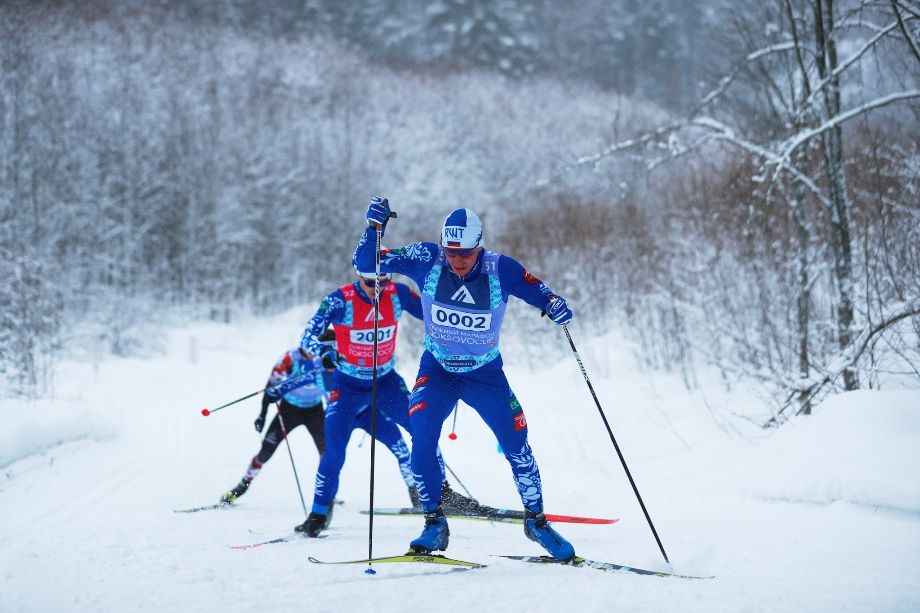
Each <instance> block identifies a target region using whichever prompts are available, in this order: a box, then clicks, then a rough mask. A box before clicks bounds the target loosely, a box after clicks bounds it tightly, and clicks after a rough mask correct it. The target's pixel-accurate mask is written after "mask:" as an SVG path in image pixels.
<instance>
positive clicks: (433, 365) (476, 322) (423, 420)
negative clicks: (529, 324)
mask: <svg viewBox="0 0 920 613" xmlns="http://www.w3.org/2000/svg"><path fill="white" fill-rule="evenodd" d="M389 218H390V207H389V203H388V201H387V200H386V199H381V198H377V197H375V198H372V199H371V203H370V206H369V207H368V209H367V221H368V224H369V226H370V227H368V228H367V229H366V230H365V232H364V234H363V235H362V237H361V239H360V241H359V242H358V246H357V248H356V250H355V255H354V264H355V267H356V268H358V269H359V270H370V269H373V267H374V266H375V260H376V257H375V253H374V252H375V249H376V247H375V245H376V240H375V227H376V226H380V227H381V228H382V229H383V230H384V231H385V229H386V224H387V222H388V220H389ZM380 271H381V272H383V273H399V274H403V275H406V276H407V277H409V278H411V279H412V280H413V281H415V282H416V283H417V284H418V286H419V288H421V299H422V315H423V317H424V321H425V338H424V348H425V352H424V353H423V354H422V358H421V363H420V365H419V373H418V377H417V380H416V382H415V386H414V388H413V390H412V394H411V395H410V397H409V421H410V426H411V428H410V431H411V433H412V456H411V466H412V472H413V475H414V477H415V481H416V486H417V487H418V493H419V498H420V500H421V505H422V510H423V511H424V512H425V527H424V529H423V531H422V534H421V536H419V538H417V539H415V540H414V541H412V542H411V543H410V545H409V546H410V548H411V549H413V550H415V551H418V552H431V551H435V550H440V551H443V550H445V549H446V548H447V544H448V540H449V536H450V530H449V529H448V526H447V519H446V517H445V516H444V512H443V509H442V506H441V492H440V484H441V479H440V475H439V473H438V464H437V458H436V454H435V449H436V448H437V444H438V438H439V437H440V433H441V426H442V424H443V422H444V420H445V419H446V418H447V417H448V415H449V414H450V411H451V409H453V407H454V405H455V403H456V402H457V400H458V399H459V400H463V401H464V402H465V403H466V404H468V405H470V406H471V407H472V408H473V409H474V410H475V411H476V412H477V413H479V416H480V417H482V419H483V421H485V423H486V425H487V426H488V427H489V429H491V430H492V432H493V433H494V434H495V437H496V438H497V439H498V443H499V445H501V448H502V450H503V451H504V454H505V458H507V460H508V463H509V464H510V465H511V472H512V475H513V477H514V482H515V484H516V485H517V489H518V493H519V494H520V496H521V502H522V503H523V505H524V509H525V521H524V533H525V534H526V535H527V537H528V538H529V539H531V540H533V541H535V542H537V543H539V544H540V545H541V546H543V548H544V549H546V550H547V551H548V552H549V553H550V554H551V555H552V556H553V557H555V558H557V559H560V560H568V559H570V558H572V557H573V556H574V555H575V549H574V547H573V546H572V544H571V543H569V542H568V541H567V540H566V539H564V538H563V537H562V536H561V535H560V534H559V533H558V532H557V531H556V530H555V529H553V528H552V527H551V526H550V525H549V524H548V523H547V521H546V517H545V516H544V514H543V495H542V486H541V483H540V472H539V469H538V468H537V463H536V460H535V459H534V455H533V452H532V451H531V448H530V445H529V444H528V442H527V419H526V417H525V416H524V412H523V409H522V408H521V405H520V403H519V402H518V400H517V398H516V397H515V395H514V393H513V392H512V391H511V387H510V386H509V385H508V380H507V378H506V377H505V373H504V371H503V369H502V357H501V354H500V353H499V348H498V344H499V343H498V341H499V332H500V330H501V324H502V318H503V317H504V314H505V307H506V306H507V304H508V298H509V296H515V297H517V298H519V299H521V300H523V301H524V302H526V303H527V304H530V305H531V306H534V307H536V308H538V309H540V310H541V311H543V312H544V313H545V314H547V315H549V316H550V318H551V319H552V320H553V321H554V322H555V323H557V324H560V325H562V324H566V323H568V322H569V321H571V319H572V311H571V309H569V307H568V305H567V304H566V301H565V299H563V298H561V297H560V296H557V295H555V294H554V293H553V292H552V291H551V290H550V289H549V288H548V287H547V286H546V285H545V284H544V283H543V282H542V281H540V280H539V279H538V278H536V277H535V276H533V275H532V274H530V273H529V272H527V270H526V269H525V268H524V267H523V266H522V265H521V264H520V263H519V262H517V261H516V260H515V259H513V258H511V257H509V256H507V255H502V254H499V253H495V252H492V251H487V250H486V249H484V248H483V246H482V223H481V222H480V220H479V218H478V217H477V216H476V214H475V213H474V212H473V211H471V210H469V209H466V208H461V209H457V210H455V211H453V212H452V213H451V214H450V215H448V216H447V218H446V219H445V220H444V226H443V228H442V231H441V241H440V244H438V243H427V242H422V243H414V244H412V245H409V246H406V247H402V248H400V249H395V250H390V251H382V252H381V255H380Z"/></svg>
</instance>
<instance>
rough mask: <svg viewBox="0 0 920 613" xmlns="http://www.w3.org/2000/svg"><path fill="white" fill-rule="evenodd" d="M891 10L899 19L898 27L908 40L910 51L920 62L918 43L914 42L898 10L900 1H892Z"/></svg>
mask: <svg viewBox="0 0 920 613" xmlns="http://www.w3.org/2000/svg"><path fill="white" fill-rule="evenodd" d="M891 8H892V9H894V14H895V17H897V18H898V27H899V28H900V29H901V34H903V35H904V39H905V40H907V44H908V46H910V50H911V51H913V52H914V57H916V58H917V60H918V61H920V49H918V48H917V43H916V41H914V37H913V36H911V35H910V31H909V30H908V29H907V26H905V25H904V20H903V19H902V18H901V11H900V9H899V8H898V0H891Z"/></svg>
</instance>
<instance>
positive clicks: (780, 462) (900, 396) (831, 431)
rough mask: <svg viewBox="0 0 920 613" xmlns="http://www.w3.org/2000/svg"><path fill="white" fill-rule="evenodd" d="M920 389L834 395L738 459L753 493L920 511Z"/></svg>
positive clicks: (741, 475)
mask: <svg viewBox="0 0 920 613" xmlns="http://www.w3.org/2000/svg"><path fill="white" fill-rule="evenodd" d="M918 466H920V392H918V391H910V390H898V391H877V390H860V391H855V392H849V393H845V394H839V395H837V396H833V397H830V398H828V399H827V400H826V401H825V402H823V403H822V404H821V405H820V406H819V407H817V408H816V410H815V411H814V414H813V415H811V416H809V417H800V418H798V419H796V420H795V421H793V422H791V423H789V424H787V425H785V426H783V427H782V428H781V429H780V430H779V431H778V432H777V433H776V434H775V435H773V436H772V437H769V438H768V439H766V440H764V441H763V443H762V445H761V448H760V449H758V450H757V451H756V452H755V453H753V454H752V455H751V456H750V457H749V458H747V459H746V460H745V461H743V462H742V463H741V464H740V465H738V467H737V470H736V472H735V477H736V478H737V479H739V481H740V482H741V483H742V484H743V485H742V487H741V489H742V491H744V492H746V493H747V494H749V495H751V496H754V497H759V498H764V499H773V500H783V501H792V502H805V503H813V504H831V503H835V502H848V503H852V504H857V505H866V506H870V507H873V508H876V507H878V508H886V509H894V510H901V511H909V512H920V480H918V479H917V477H916V470H917V467H918Z"/></svg>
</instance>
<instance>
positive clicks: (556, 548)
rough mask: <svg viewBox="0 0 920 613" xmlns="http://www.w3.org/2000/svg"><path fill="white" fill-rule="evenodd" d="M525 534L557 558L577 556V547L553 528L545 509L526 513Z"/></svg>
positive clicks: (567, 558) (569, 558)
mask: <svg viewBox="0 0 920 613" xmlns="http://www.w3.org/2000/svg"><path fill="white" fill-rule="evenodd" d="M524 517H525V518H524V534H526V535H527V538H529V539H530V540H532V541H533V542H535V543H539V544H540V546H542V547H543V549H545V550H546V551H548V552H549V554H550V555H551V556H553V557H554V558H556V559H557V560H562V561H563V562H564V561H566V560H571V559H572V558H573V557H575V548H574V547H572V543H570V542H568V541H567V540H565V539H564V538H562V536H561V535H560V534H559V533H558V532H556V531H555V530H553V529H552V528H551V527H550V525H549V524H548V523H547V522H546V516H545V515H543V511H540V512H539V513H534V512H533V511H526V512H525V514H524Z"/></svg>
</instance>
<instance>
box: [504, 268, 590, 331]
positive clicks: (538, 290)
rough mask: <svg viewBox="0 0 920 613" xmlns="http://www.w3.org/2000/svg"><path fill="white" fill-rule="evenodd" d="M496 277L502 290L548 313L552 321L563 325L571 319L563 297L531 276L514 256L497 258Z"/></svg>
mask: <svg viewBox="0 0 920 613" xmlns="http://www.w3.org/2000/svg"><path fill="white" fill-rule="evenodd" d="M498 277H499V279H500V280H501V286H502V292H507V294H509V295H511V296H516V297H518V298H520V299H521V300H523V301H524V302H526V303H527V304H529V305H531V306H535V307H537V308H538V309H540V310H541V311H542V312H543V313H545V314H547V315H549V317H550V319H552V320H553V322H554V323H556V324H559V325H564V324H567V323H569V322H570V321H572V317H573V314H572V309H570V308H569V305H568V304H567V303H566V301H565V298H563V297H562V296H559V295H558V294H556V293H554V292H553V291H552V290H551V289H550V288H548V287H547V286H546V284H545V283H543V281H540V279H538V278H537V277H535V276H533V275H532V274H530V273H529V272H527V270H526V269H525V268H524V267H523V266H522V265H521V263H520V262H518V261H517V260H515V259H514V258H511V257H508V256H507V255H503V256H502V257H501V258H500V259H499V260H498Z"/></svg>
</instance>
